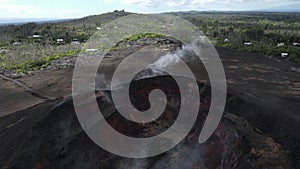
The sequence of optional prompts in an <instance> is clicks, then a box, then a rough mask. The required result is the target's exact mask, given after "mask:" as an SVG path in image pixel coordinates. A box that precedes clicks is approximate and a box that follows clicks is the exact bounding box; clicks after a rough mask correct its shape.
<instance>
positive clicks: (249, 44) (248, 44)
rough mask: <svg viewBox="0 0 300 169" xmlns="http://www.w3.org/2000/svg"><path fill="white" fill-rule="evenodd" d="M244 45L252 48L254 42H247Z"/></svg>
mask: <svg viewBox="0 0 300 169" xmlns="http://www.w3.org/2000/svg"><path fill="white" fill-rule="evenodd" d="M244 45H246V46H251V45H252V42H245V43H244Z"/></svg>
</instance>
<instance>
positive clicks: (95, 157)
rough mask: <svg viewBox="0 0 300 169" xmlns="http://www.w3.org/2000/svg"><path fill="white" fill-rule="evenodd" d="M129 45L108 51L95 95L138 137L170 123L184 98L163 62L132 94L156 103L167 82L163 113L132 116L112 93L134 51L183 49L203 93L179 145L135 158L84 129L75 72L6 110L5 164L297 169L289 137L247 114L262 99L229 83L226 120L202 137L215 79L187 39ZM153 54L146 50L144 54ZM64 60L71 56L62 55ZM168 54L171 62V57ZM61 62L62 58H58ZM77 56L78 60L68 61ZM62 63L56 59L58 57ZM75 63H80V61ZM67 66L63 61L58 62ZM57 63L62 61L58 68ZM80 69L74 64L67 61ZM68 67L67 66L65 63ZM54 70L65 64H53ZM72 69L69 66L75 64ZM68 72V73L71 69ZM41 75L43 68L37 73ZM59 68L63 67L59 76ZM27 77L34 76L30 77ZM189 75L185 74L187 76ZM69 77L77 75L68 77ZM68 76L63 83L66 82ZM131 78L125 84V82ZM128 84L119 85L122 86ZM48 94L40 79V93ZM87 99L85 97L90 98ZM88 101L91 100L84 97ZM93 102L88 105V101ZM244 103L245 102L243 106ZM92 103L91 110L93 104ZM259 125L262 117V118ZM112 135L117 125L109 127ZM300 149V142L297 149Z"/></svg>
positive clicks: (122, 128) (138, 103) (0, 159)
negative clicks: (29, 102) (38, 98)
mask: <svg viewBox="0 0 300 169" xmlns="http://www.w3.org/2000/svg"><path fill="white" fill-rule="evenodd" d="M118 45H119V46H124V45H126V46H127V48H126V49H122V48H120V49H119V50H112V51H110V52H109V53H108V54H107V56H106V57H105V58H104V61H103V64H102V67H101V68H100V69H99V70H98V74H97V77H96V89H95V95H96V97H97V103H98V106H99V109H100V110H101V111H102V114H103V115H104V117H105V119H103V120H106V121H107V122H108V123H109V125H110V126H111V127H113V128H114V129H115V130H116V131H118V132H120V133H122V134H124V135H127V136H130V137H136V138H147V137H153V136H155V135H157V134H160V133H162V132H164V131H166V130H167V129H168V128H169V127H170V126H172V124H173V122H174V121H175V120H176V118H177V116H178V112H179V109H180V106H181V103H182V102H183V100H181V95H180V90H179V88H178V86H177V84H176V81H175V80H174V78H173V77H172V76H170V75H168V74H166V73H164V72H160V71H158V70H155V69H151V68H149V69H145V70H144V71H142V72H140V73H139V74H138V75H136V78H135V79H134V80H133V81H131V82H130V88H129V91H130V95H129V97H130V100H131V102H132V105H134V107H135V108H136V109H138V110H141V111H142V110H147V109H149V107H150V103H149V93H150V92H151V91H152V90H154V89H161V90H162V91H163V92H164V93H165V95H166V98H167V106H166V109H165V111H164V112H163V114H162V115H161V116H160V117H159V118H158V119H156V120H155V121H153V122H150V123H144V124H140V123H134V122H132V121H129V120H127V119H126V118H124V117H123V116H122V115H121V114H120V113H119V112H118V111H117V109H116V108H115V106H114V103H113V101H112V98H111V92H112V91H111V89H110V87H109V85H110V78H111V77H112V74H111V72H113V70H115V69H116V67H117V66H118V64H119V63H120V62H121V61H122V59H124V57H126V56H128V55H129V54H131V53H132V52H134V51H136V50H140V49H142V48H157V49H160V50H164V51H165V52H176V51H178V50H183V51H184V52H185V57H184V58H183V60H184V61H185V62H186V63H187V64H188V66H190V67H191V69H192V70H193V72H195V73H194V74H195V77H196V78H197V83H198V88H199V93H200V96H201V99H200V107H199V112H198V117H197V120H196V123H195V124H194V126H193V128H192V129H191V131H190V132H189V134H188V135H187V136H186V137H185V139H184V140H182V141H181V142H180V143H179V144H178V145H177V146H176V147H174V148H172V149H171V150H170V151H168V152H165V153H163V154H161V155H158V156H154V157H150V158H147V159H130V158H124V157H120V156H117V155H114V154H111V153H109V152H107V151H105V150H104V149H102V148H101V147H99V146H98V145H97V144H95V143H94V142H93V141H92V140H91V139H90V138H89V137H88V136H87V134H86V133H85V132H84V131H83V129H82V127H81V125H80V124H79V121H78V119H77V116H76V113H75V110H74V105H73V99H72V96H71V95H70V94H71V85H70V83H71V82H70V77H66V78H62V79H61V81H63V82H64V84H69V85H68V86H65V88H64V90H65V91H64V92H60V91H59V90H58V89H57V88H55V87H53V86H56V85H58V84H60V83H61V82H60V81H58V83H57V84H52V88H51V86H49V87H50V88H51V90H52V91H55V92H57V93H67V94H68V95H69V96H68V95H67V94H65V95H63V97H59V96H58V95H52V96H51V98H50V99H44V101H43V102H40V103H38V104H37V105H34V106H30V107H28V108H25V109H22V110H18V111H17V112H15V113H13V114H10V115H7V116H4V117H1V118H0V138H1V139H0V145H1V146H0V153H1V154H5V155H2V156H0V166H2V168H4V169H23V168H24V169H30V168H31V169H48V168H49V169H52V168H54V169H66V168H72V169H94V168H99V169H148V168H149V169H274V168H278V169H289V168H292V163H291V158H292V157H291V154H293V153H294V154H295V152H291V151H288V150H287V149H288V148H286V147H288V145H287V144H285V142H282V144H283V145H281V144H279V143H278V142H277V141H275V140H276V139H277V138H276V139H275V138H273V136H272V135H269V134H267V133H265V131H264V130H263V129H258V128H257V127H256V126H255V124H254V123H252V122H250V121H251V120H250V119H248V118H247V116H246V115H241V114H243V112H242V111H243V110H245V114H246V113H249V112H250V111H248V110H251V111H252V110H253V107H258V108H257V111H261V109H259V106H257V105H258V103H255V102H250V101H248V100H246V99H245V98H243V97H239V95H237V92H234V90H233V91H231V89H230V90H229V94H228V96H227V104H226V108H225V112H224V115H223V117H222V120H221V122H220V124H219V126H218V128H217V129H216V131H215V132H214V134H213V135H212V136H211V137H210V139H209V140H208V141H206V142H205V143H203V144H200V143H199V142H198V138H199V134H200V132H201V130H202V127H203V124H204V122H205V121H207V120H210V119H207V115H208V111H209V108H210V104H211V87H210V85H209V80H208V79H207V73H206V71H205V69H204V66H203V64H202V63H201V61H200V60H197V58H196V57H195V56H193V53H192V52H189V51H185V48H184V45H183V44H181V43H180V42H178V41H176V40H175V39H171V38H149V39H143V38H142V39H140V40H137V41H134V42H121V43H120V44H118ZM141 57H145V56H141ZM62 62H63V61H62ZM166 62H167V60H166V61H164V62H163V63H166ZM58 63H60V62H57V64H58ZM68 63H71V62H68ZM54 64H56V63H54ZM73 64H74V63H73ZM53 67H59V65H56V66H53ZM53 69H54V68H53ZM66 69H68V70H69V69H70V70H72V68H66ZM60 70H62V69H60ZM48 71H49V72H50V73H51V71H52V73H53V72H55V71H57V70H55V71H54V70H52V69H50V70H48ZM67 72H68V71H67ZM70 72H71V71H69V73H64V75H71V73H70ZM39 75H40V76H41V75H42V72H37V73H36V75H33V76H32V77H24V79H23V82H26V80H28V78H34V77H35V76H39ZM58 75H59V74H58V73H57V72H56V74H55V76H58ZM26 78H27V79H26ZM180 78H185V77H180ZM66 79H69V80H66ZM61 84H62V83H61ZM124 85H125V84H124ZM122 89H123V88H122V85H120V86H119V87H118V89H116V90H122ZM39 92H41V93H44V94H45V95H47V92H49V91H46V90H45V88H42V87H40V88H39V90H38V91H37V93H39ZM83 100H84V98H83ZM84 104H86V105H88V104H90V103H84ZM87 107H88V106H87ZM241 107H243V109H242V108H241ZM86 111H89V110H88V109H87V110H86ZM257 126H259V125H257ZM102 134H103V135H105V136H106V138H107V141H110V135H109V133H102ZM295 151H297V150H295Z"/></svg>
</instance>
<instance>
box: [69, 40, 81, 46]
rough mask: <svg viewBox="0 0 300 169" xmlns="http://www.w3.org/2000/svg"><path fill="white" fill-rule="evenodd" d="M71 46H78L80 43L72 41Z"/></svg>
mask: <svg viewBox="0 0 300 169" xmlns="http://www.w3.org/2000/svg"><path fill="white" fill-rule="evenodd" d="M71 45H80V42H79V41H78V40H73V41H72V42H71Z"/></svg>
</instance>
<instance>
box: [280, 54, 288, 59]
mask: <svg viewBox="0 0 300 169" xmlns="http://www.w3.org/2000/svg"><path fill="white" fill-rule="evenodd" d="M288 56H289V54H288V53H281V57H282V58H286V57H288Z"/></svg>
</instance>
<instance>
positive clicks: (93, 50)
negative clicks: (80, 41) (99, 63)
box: [86, 49, 98, 52]
mask: <svg viewBox="0 0 300 169" xmlns="http://www.w3.org/2000/svg"><path fill="white" fill-rule="evenodd" d="M97 51H98V49H86V52H97Z"/></svg>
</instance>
